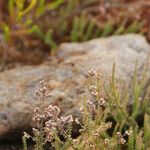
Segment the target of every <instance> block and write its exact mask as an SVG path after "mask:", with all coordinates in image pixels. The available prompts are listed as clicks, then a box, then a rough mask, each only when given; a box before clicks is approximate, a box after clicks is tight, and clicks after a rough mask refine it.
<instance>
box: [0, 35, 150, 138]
mask: <svg viewBox="0 0 150 150" xmlns="http://www.w3.org/2000/svg"><path fill="white" fill-rule="evenodd" d="M58 49H59V50H58V57H57V59H58V60H59V61H58V62H59V63H53V62H51V63H49V64H43V65H40V66H27V67H19V68H16V69H12V70H8V71H4V72H2V73H0V139H4V138H9V137H10V135H11V134H13V135H14V133H15V134H16V135H17V134H18V133H19V132H20V133H21V132H22V129H25V128H28V127H29V126H32V121H31V120H32V119H31V118H32V113H33V108H34V107H35V106H36V105H37V104H39V100H38V99H37V98H36V97H35V96H34V94H33V92H34V91H35V90H36V88H37V85H38V82H39V81H40V80H42V79H44V80H45V81H46V82H47V83H48V86H49V89H50V90H51V91H52V93H53V96H52V97H51V98H50V99H49V103H50V104H53V105H59V106H60V108H61V109H62V111H63V112H64V113H74V114H76V115H77V110H78V107H79V106H80V105H81V103H82V100H83V97H84V96H85V95H86V94H87V91H86V88H84V85H85V81H86V75H87V72H88V70H89V69H91V68H92V69H95V70H97V71H99V72H101V73H102V74H104V75H107V76H108V75H109V74H110V73H111V70H112V65H113V63H114V62H115V63H116V74H117V76H118V77H119V79H120V80H123V81H127V82H128V79H130V77H131V75H132V73H133V70H134V66H135V61H136V60H137V61H138V69H139V71H140V70H141V69H142V68H143V66H144V64H145V63H148V62H146V60H147V57H148V55H149V54H150V45H149V44H148V43H147V42H146V40H145V39H144V37H142V36H140V35H136V34H131V35H123V36H113V37H109V38H101V39H95V40H91V41H89V42H84V43H66V44H61V45H60V47H59V48H58ZM149 69H150V68H149ZM149 73H150V71H149Z"/></svg>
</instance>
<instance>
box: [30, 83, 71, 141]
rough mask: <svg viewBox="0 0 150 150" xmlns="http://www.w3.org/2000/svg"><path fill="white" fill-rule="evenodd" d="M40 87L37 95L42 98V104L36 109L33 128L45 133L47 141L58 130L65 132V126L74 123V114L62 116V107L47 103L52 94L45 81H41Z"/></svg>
mask: <svg viewBox="0 0 150 150" xmlns="http://www.w3.org/2000/svg"><path fill="white" fill-rule="evenodd" d="M40 85H41V86H40V88H39V90H38V91H36V95H37V96H38V97H39V98H40V100H41V105H40V106H39V107H36V108H35V109H34V117H33V121H34V123H35V125H36V127H35V128H33V132H34V133H35V134H36V135H38V134H41V132H42V134H44V135H43V136H44V137H45V141H52V140H53V138H54V135H55V134H57V133H58V132H59V133H61V134H64V132H65V127H66V126H67V125H70V126H71V125H72V122H73V117H72V115H68V116H65V117H64V116H61V115H60V109H59V107H57V106H52V105H48V106H47V105H46V102H45V100H46V98H47V97H49V96H51V95H52V94H51V93H49V92H48V90H47V88H46V86H45V85H44V82H43V81H42V82H40Z"/></svg>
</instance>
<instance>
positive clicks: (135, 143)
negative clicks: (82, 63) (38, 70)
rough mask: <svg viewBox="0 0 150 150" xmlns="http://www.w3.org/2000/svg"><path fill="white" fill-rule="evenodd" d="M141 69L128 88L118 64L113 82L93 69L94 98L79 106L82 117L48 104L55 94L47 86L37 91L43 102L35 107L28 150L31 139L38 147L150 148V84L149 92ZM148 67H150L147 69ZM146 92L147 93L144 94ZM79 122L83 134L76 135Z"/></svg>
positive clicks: (90, 80)
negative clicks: (121, 80)
mask: <svg viewBox="0 0 150 150" xmlns="http://www.w3.org/2000/svg"><path fill="white" fill-rule="evenodd" d="M136 70H137V69H135V73H134V76H133V79H132V85H130V86H129V87H126V86H125V85H123V84H120V83H119V82H116V77H115V65H114V66H113V70H112V76H111V77H110V78H109V83H105V82H104V81H103V77H102V75H101V74H99V73H97V72H96V71H94V70H91V71H89V73H88V79H87V87H88V89H89V92H90V93H91V96H90V97H87V98H85V99H84V100H83V107H81V108H79V112H80V114H81V117H80V118H74V117H73V116H71V115H69V116H62V114H61V110H60V109H59V108H58V107H57V106H51V105H49V106H48V105H47V103H46V98H47V97H49V96H51V94H49V93H48V92H47V88H46V86H45V85H44V84H43V83H41V88H40V89H39V90H38V91H37V92H36V93H37V95H38V97H39V98H40V99H41V105H40V106H39V107H36V108H35V111H34V112H35V114H34V117H33V121H34V124H35V127H34V128H33V136H31V135H28V134H27V133H25V135H24V136H23V143H24V150H27V138H32V140H33V141H34V142H35V147H34V148H35V150H43V149H46V148H45V146H46V145H48V147H49V148H53V149H56V150H66V149H68V150H83V149H84V150H91V149H92V150H96V149H102V150H123V149H127V150H147V149H149V148H150V144H149V143H150V112H149V108H150V98H149V96H150V95H149V94H150V93H149V89H148V88H149V87H147V90H146V91H147V93H145V91H144V90H145V83H146V82H145V81H146V71H143V75H142V77H141V79H140V80H139V79H138V78H137V71H136ZM144 70H146V69H144ZM143 94H144V95H143ZM75 124H77V125H79V126H80V128H79V130H78V132H79V135H78V136H77V137H76V138H74V137H73V136H72V132H71V131H72V130H73V125H75Z"/></svg>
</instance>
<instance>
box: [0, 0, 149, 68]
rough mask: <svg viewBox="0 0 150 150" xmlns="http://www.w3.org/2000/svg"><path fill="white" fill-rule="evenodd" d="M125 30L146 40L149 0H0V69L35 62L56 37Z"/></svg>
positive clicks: (77, 39) (78, 37) (51, 47)
mask: <svg viewBox="0 0 150 150" xmlns="http://www.w3.org/2000/svg"><path fill="white" fill-rule="evenodd" d="M125 33H140V34H143V35H145V37H146V38H147V40H148V41H150V35H149V33H150V1H149V0H0V63H1V70H4V69H5V68H11V67H13V65H14V64H15V63H16V62H17V63H18V62H19V63H25V64H39V63H41V62H43V60H46V59H47V58H48V57H49V56H50V55H52V54H54V53H55V52H56V50H57V46H58V45H59V44H60V43H62V42H83V41H87V40H90V39H93V38H98V37H106V36H110V35H119V34H125Z"/></svg>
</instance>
